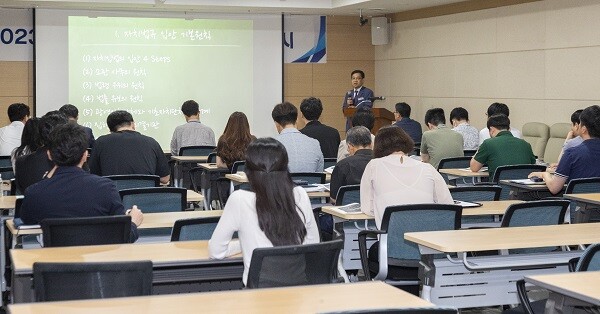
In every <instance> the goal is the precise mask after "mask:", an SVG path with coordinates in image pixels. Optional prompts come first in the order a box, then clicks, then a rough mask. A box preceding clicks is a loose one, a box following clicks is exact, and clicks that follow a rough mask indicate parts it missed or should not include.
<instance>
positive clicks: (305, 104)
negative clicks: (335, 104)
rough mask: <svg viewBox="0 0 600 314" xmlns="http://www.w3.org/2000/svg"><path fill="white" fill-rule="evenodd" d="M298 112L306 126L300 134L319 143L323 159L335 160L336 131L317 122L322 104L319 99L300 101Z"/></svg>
mask: <svg viewBox="0 0 600 314" xmlns="http://www.w3.org/2000/svg"><path fill="white" fill-rule="evenodd" d="M300 112H301V113H302V116H301V117H302V119H303V120H304V123H306V126H305V127H304V128H303V129H302V130H300V132H301V133H302V134H304V135H306V136H309V137H312V138H314V139H316V140H317V141H319V144H320V145H321V152H323V157H324V158H337V149H338V146H339V145H340V133H339V132H338V130H336V129H334V128H332V127H330V126H327V125H325V124H322V123H321V122H319V117H321V113H322V112H323V104H321V100H320V99H319V98H315V97H310V98H306V99H304V100H302V103H301V104H300Z"/></svg>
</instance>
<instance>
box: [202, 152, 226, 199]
mask: <svg viewBox="0 0 600 314" xmlns="http://www.w3.org/2000/svg"><path fill="white" fill-rule="evenodd" d="M198 167H200V168H202V174H201V175H200V188H201V190H202V195H204V209H205V210H209V209H212V207H211V203H212V200H211V197H212V193H211V183H212V181H213V180H212V178H211V177H212V174H218V176H219V177H220V176H221V174H226V173H229V169H227V168H219V167H217V164H213V163H199V164H198Z"/></svg>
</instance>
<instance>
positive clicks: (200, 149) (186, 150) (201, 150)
mask: <svg viewBox="0 0 600 314" xmlns="http://www.w3.org/2000/svg"><path fill="white" fill-rule="evenodd" d="M215 148H217V147H216V146H185V147H182V148H180V149H179V156H208V155H210V153H212V152H213V151H214V150H215Z"/></svg>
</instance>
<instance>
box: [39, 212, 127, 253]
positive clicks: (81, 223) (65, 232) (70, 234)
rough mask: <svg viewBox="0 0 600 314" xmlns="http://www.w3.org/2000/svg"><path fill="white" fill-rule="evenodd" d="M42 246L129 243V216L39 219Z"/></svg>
mask: <svg viewBox="0 0 600 314" xmlns="http://www.w3.org/2000/svg"><path fill="white" fill-rule="evenodd" d="M40 225H41V226H42V234H43V236H44V237H43V238H44V247H60V246H80V245H101V244H121V243H129V241H130V234H131V217H130V216H105V217H104V216H103V217H85V218H52V219H44V220H42V221H41V223H40Z"/></svg>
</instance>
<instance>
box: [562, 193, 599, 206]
mask: <svg viewBox="0 0 600 314" xmlns="http://www.w3.org/2000/svg"><path fill="white" fill-rule="evenodd" d="M563 197H564V198H566V199H570V200H574V201H579V202H582V203H588V204H594V205H600V193H581V194H564V195H563Z"/></svg>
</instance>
